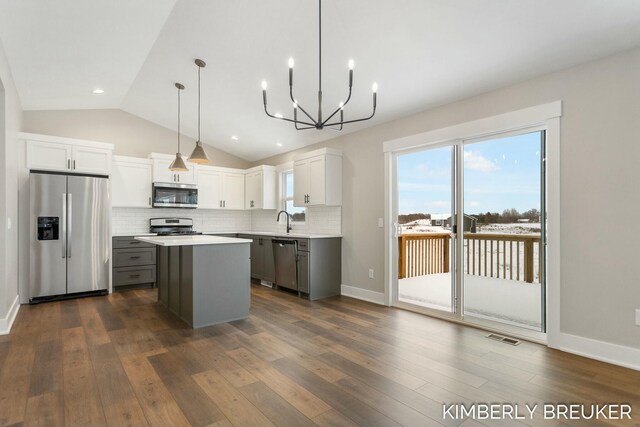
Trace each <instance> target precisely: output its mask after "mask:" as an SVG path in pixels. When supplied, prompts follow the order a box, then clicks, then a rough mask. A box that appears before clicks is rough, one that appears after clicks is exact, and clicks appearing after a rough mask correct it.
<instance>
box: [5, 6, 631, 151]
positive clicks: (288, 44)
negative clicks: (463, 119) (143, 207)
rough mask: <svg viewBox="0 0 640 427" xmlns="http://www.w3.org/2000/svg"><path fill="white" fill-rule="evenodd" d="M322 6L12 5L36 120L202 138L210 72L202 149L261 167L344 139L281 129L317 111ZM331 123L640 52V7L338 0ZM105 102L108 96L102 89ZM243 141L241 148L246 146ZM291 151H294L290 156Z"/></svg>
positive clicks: (11, 55) (19, 75)
mask: <svg viewBox="0 0 640 427" xmlns="http://www.w3.org/2000/svg"><path fill="white" fill-rule="evenodd" d="M317 7H318V4H317V0H233V1H222V0H177V1H176V0H56V1H49V0H19V1H18V0H0V40H1V41H2V43H3V45H4V49H5V51H6V54H7V57H8V60H9V64H10V66H11V69H12V73H13V76H14V80H15V82H16V85H17V88H18V92H19V94H20V98H21V101H22V104H23V107H24V109H26V110H43V109H44V110H47V109H91V108H120V109H122V110H125V111H127V112H130V113H132V114H135V115H138V116H140V117H142V118H145V119H147V120H150V121H152V122H155V123H157V124H160V125H162V126H165V127H168V128H172V129H175V127H176V123H175V122H176V93H175V92H176V89H175V87H174V82H176V81H179V82H182V83H183V84H184V85H185V86H186V90H185V91H184V93H183V125H182V128H183V129H184V133H185V134H187V135H189V136H192V137H193V136H195V135H196V100H197V68H196V66H195V65H194V63H193V60H194V59H195V58H202V59H203V60H205V61H206V62H207V67H206V68H205V69H204V70H203V72H202V88H203V93H202V97H203V106H202V115H203V118H202V128H203V131H202V140H203V141H204V142H205V143H207V144H210V145H213V146H216V147H218V148H220V149H223V150H225V151H228V152H230V153H233V154H235V155H238V156H240V157H243V158H245V159H248V160H257V159H260V158H264V157H267V156H269V155H273V154H277V153H278V152H283V151H288V150H291V149H294V148H298V147H302V146H304V145H309V144H312V143H315V142H318V141H321V140H326V139H330V138H333V137H335V136H337V135H339V133H337V132H336V131H334V130H324V131H316V130H308V131H304V132H299V131H295V130H294V129H293V128H292V126H291V125H290V124H287V123H284V122H281V121H276V120H273V119H269V118H267V117H266V116H265V115H264V112H263V109H262V94H261V88H260V82H261V81H262V80H263V79H264V80H267V81H268V82H269V104H270V108H271V110H272V111H273V112H281V113H283V114H285V115H287V114H288V115H290V114H291V102H290V101H289V100H288V80H287V79H288V75H287V60H288V58H289V57H290V56H293V57H294V58H295V61H296V66H295V74H294V87H295V92H296V98H297V99H298V101H299V103H300V104H301V105H302V106H303V107H304V108H305V109H307V110H308V111H315V110H316V108H317V107H316V105H317V84H318V81H317V79H318V75H317V73H318V70H317V67H318V50H317V49H318V34H317V24H318V22H317V19H318V16H317V13H318V11H317ZM322 18H323V40H322V43H323V69H322V72H323V73H322V76H323V91H324V104H325V111H326V112H328V111H329V109H331V108H332V107H337V105H338V103H339V102H340V101H342V100H344V98H345V96H346V90H347V77H348V73H347V61H348V60H349V59H350V58H353V59H354V60H355V70H354V73H355V79H354V93H353V98H352V100H351V102H350V104H349V106H348V108H347V109H345V118H346V119H349V118H355V117H358V116H363V115H367V114H368V112H369V111H370V108H371V84H372V83H373V82H374V81H375V82H377V83H378V85H379V87H380V89H379V92H378V113H377V114H376V117H375V118H374V119H373V120H371V121H368V122H363V123H360V124H354V125H350V126H348V127H345V129H344V130H343V131H342V133H346V132H352V131H354V130H357V129H362V128H364V127H366V126H371V125H374V124H378V123H382V122H385V121H389V120H392V119H395V118H398V117H402V116H406V115H408V114H411V113H414V112H417V111H420V110H423V109H426V108H429V107H433V106H436V105H441V104H444V103H447V102H451V101H454V100H457V99H461V98H465V97H468V96H473V95H475V94H479V93H482V92H485V91H488V90H492V89H495V88H498V87H502V86H505V85H508V84H511V83H515V82H518V81H523V80H526V79H529V78H532V77H535V76H538V75H542V74H545V73H548V72H552V71H555V70H558V69H562V68H566V67H569V66H572V65H576V64H579V63H582V62H587V61H590V60H593V59H597V58H599V57H603V56H606V55H609V54H612V53H615V52H617V51H622V50H626V49H630V48H633V47H635V46H638V45H640V2H639V1H637V0H611V1H606V2H604V1H601V0H519V1H512V0H448V1H442V0H393V1H391V0H386V1H383V0H348V1H344V0H324V2H323V17H322ZM97 87H100V88H103V89H104V91H105V93H103V94H101V95H95V94H93V93H92V90H93V89H94V88H97ZM232 135H235V136H237V137H238V140H237V141H235V140H232V139H231V136H232ZM276 143H280V144H281V145H282V146H281V147H280V146H277V145H276Z"/></svg>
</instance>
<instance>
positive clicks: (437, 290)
mask: <svg viewBox="0 0 640 427" xmlns="http://www.w3.org/2000/svg"><path fill="white" fill-rule="evenodd" d="M455 159H456V147H453V146H445V147H438V148H432V149H428V150H420V151H416V152H411V153H406V154H402V155H399V156H398V158H397V166H398V169H397V170H398V231H399V235H398V252H399V259H398V300H399V301H401V302H403V303H406V304H411V305H417V306H420V307H425V308H428V309H432V310H437V311H442V312H448V313H454V312H456V307H455V301H456V298H455V297H456V286H455V280H454V279H455V277H454V274H453V268H452V266H453V265H454V258H455V257H454V255H455V254H454V249H455V244H454V241H453V238H454V236H452V233H451V227H452V218H455V193H454V189H455V187H454V182H455V170H456V167H455Z"/></svg>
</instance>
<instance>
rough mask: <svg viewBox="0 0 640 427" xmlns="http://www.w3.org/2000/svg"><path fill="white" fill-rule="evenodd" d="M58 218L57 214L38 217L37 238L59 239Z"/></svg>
mask: <svg viewBox="0 0 640 427" xmlns="http://www.w3.org/2000/svg"><path fill="white" fill-rule="evenodd" d="M59 225H60V218H59V217H57V216H39V217H38V240H58V239H59V236H60V234H59Z"/></svg>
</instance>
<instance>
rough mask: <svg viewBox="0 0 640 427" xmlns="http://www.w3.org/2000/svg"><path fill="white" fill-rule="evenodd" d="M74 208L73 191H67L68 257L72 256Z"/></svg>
mask: <svg viewBox="0 0 640 427" xmlns="http://www.w3.org/2000/svg"><path fill="white" fill-rule="evenodd" d="M72 210H73V199H72V198H71V193H67V218H68V220H67V230H68V231H67V258H71V235H72V233H71V231H72V227H71V224H72V222H73V220H72V217H71V212H72Z"/></svg>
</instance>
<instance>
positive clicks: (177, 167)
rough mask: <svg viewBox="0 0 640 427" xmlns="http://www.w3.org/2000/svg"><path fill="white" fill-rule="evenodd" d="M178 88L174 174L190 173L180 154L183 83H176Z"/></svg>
mask: <svg viewBox="0 0 640 427" xmlns="http://www.w3.org/2000/svg"><path fill="white" fill-rule="evenodd" d="M176 88H178V152H177V153H176V158H175V159H174V160H173V162H171V165H169V170H171V171H174V172H188V171H189V169H187V165H185V164H184V160H182V154H180V92H182V90H183V89H184V85H183V84H181V83H176Z"/></svg>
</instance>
